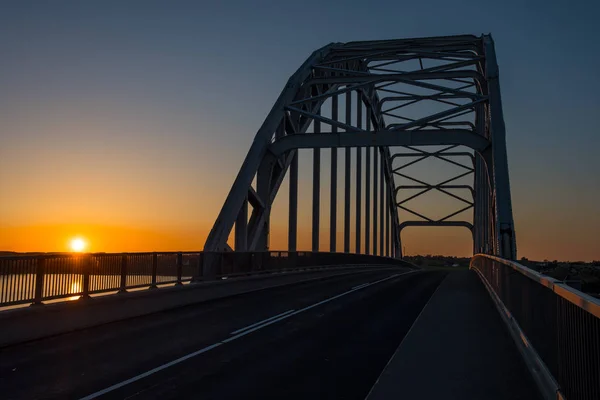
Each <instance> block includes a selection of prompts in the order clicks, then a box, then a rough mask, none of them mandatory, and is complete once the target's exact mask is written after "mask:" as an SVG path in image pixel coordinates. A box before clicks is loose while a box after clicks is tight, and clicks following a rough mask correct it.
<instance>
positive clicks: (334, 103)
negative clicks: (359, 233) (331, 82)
mask: <svg viewBox="0 0 600 400" xmlns="http://www.w3.org/2000/svg"><path fill="white" fill-rule="evenodd" d="M331 118H332V119H334V120H336V121H337V119H338V96H337V95H335V96H333V97H332V98H331ZM331 133H332V134H336V133H337V126H332V127H331ZM337 167H338V150H337V147H332V148H331V189H330V192H331V193H330V196H331V203H330V211H329V251H330V252H332V253H335V252H336V251H337V246H336V242H337V175H338V173H337Z"/></svg>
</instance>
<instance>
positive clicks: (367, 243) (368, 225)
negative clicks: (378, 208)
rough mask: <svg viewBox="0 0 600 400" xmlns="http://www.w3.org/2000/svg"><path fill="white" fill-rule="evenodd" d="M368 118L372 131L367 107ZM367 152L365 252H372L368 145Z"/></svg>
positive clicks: (369, 128)
mask: <svg viewBox="0 0 600 400" xmlns="http://www.w3.org/2000/svg"><path fill="white" fill-rule="evenodd" d="M367 107H368V106H367ZM366 119H367V121H366V125H367V126H366V129H367V131H370V130H371V112H370V108H367V115H366ZM365 152H366V156H365V254H371V148H370V147H366V148H365Z"/></svg>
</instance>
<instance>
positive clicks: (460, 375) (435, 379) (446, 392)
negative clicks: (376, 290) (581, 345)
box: [367, 270, 540, 400]
mask: <svg viewBox="0 0 600 400" xmlns="http://www.w3.org/2000/svg"><path fill="white" fill-rule="evenodd" d="M539 398H540V395H539V393H538V390H537V387H536V385H535V382H534V381H533V379H532V378H531V375H530V373H529V371H528V370H527V368H526V366H525V363H524V361H523V360H522V358H521V355H520V354H519V351H518V350H517V347H516V346H515V344H514V342H513V340H512V338H511V336H510V334H509V332H508V330H507V328H506V326H505V325H504V322H503V321H502V319H501V317H500V315H499V314H498V311H497V310H496V307H495V306H494V303H493V302H492V299H491V298H490V296H489V294H488V292H487V291H486V289H485V287H484V286H483V284H482V283H481V281H480V280H479V277H478V276H477V274H476V273H475V272H473V271H467V270H462V271H454V272H451V273H450V274H448V276H447V277H446V279H445V280H444V281H443V282H442V283H441V284H440V286H439V287H438V289H437V291H436V292H435V293H434V295H433V296H432V297H431V299H430V300H429V303H428V304H427V305H426V306H425V308H424V309H423V311H422V312H421V315H420V316H419V317H418V318H417V320H416V321H415V323H414V325H413V326H412V328H411V330H410V331H409V332H408V334H407V335H406V337H405V338H404V340H403V341H402V343H401V344H400V346H399V347H398V349H397V350H396V352H395V354H394V355H393V356H392V358H391V360H390V362H389V363H388V365H387V367H386V368H385V370H384V371H383V372H382V374H381V376H380V377H379V379H378V381H377V383H376V384H375V385H374V387H373V389H372V390H371V393H370V394H369V396H368V397H367V399H368V400H383V399H386V400H389V399H445V400H449V399H461V400H465V399H478V400H479V399H482V400H483V399H485V400H494V399H527V400H530V399H539Z"/></svg>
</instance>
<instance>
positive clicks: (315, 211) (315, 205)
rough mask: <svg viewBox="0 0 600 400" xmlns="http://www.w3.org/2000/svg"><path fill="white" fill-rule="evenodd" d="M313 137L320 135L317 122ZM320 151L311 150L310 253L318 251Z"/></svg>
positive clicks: (317, 149) (314, 126)
mask: <svg viewBox="0 0 600 400" xmlns="http://www.w3.org/2000/svg"><path fill="white" fill-rule="evenodd" d="M313 123H314V125H313V129H314V132H315V135H319V134H320V133H321V127H320V126H321V125H320V122H319V121H314V122H313ZM320 199H321V149H319V148H316V149H314V150H313V199H312V251H319V231H320V226H319V225H320V211H321V203H320Z"/></svg>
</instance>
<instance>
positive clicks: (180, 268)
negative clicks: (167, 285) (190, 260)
mask: <svg viewBox="0 0 600 400" xmlns="http://www.w3.org/2000/svg"><path fill="white" fill-rule="evenodd" d="M182 272H183V254H181V253H177V283H176V284H175V286H179V285H183V283H182V282H181V275H182Z"/></svg>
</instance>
